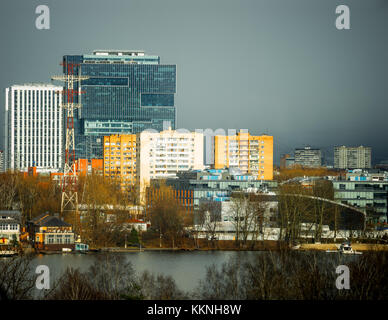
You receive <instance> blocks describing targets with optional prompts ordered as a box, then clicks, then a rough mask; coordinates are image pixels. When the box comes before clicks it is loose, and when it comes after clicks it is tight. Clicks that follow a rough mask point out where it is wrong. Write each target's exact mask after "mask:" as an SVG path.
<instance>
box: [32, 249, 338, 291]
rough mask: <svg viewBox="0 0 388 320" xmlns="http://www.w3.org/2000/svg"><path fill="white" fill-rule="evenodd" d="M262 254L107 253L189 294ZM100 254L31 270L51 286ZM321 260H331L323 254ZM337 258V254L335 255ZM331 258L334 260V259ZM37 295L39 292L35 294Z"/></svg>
mask: <svg viewBox="0 0 388 320" xmlns="http://www.w3.org/2000/svg"><path fill="white" fill-rule="evenodd" d="M264 252H265V251H191V252H187V251H142V252H125V253H110V254H112V255H124V257H125V259H126V261H130V262H131V263H132V266H133V268H134V269H135V271H136V272H137V273H140V272H142V271H144V270H148V271H150V272H153V273H156V274H157V273H162V274H164V275H170V276H171V277H172V278H173V279H174V280H175V281H176V284H177V286H178V287H179V288H180V289H182V290H184V291H192V290H193V289H195V287H196V286H197V285H198V282H199V280H201V279H204V277H205V275H206V270H207V267H209V266H211V265H213V264H214V265H216V266H221V265H222V264H223V263H224V262H226V261H228V260H229V259H230V258H238V259H239V260H240V261H244V260H247V259H249V258H250V257H254V256H255V255H259V254H263V253H264ZM98 255H100V254H99V253H88V254H73V253H68V254H50V255H37V256H36V257H35V258H34V259H33V264H32V266H33V270H35V267H36V266H37V265H47V266H48V267H49V269H50V282H53V281H55V280H56V279H58V277H59V276H60V275H62V273H63V272H64V271H65V270H66V268H67V267H73V268H79V269H80V271H86V270H87V269H88V268H89V267H90V266H91V265H92V264H94V262H95V261H96V260H97V258H98ZM323 256H324V257H325V256H327V257H328V256H332V255H331V254H326V255H325V253H323ZM335 256H337V254H335ZM333 257H334V256H333ZM36 291H38V290H36Z"/></svg>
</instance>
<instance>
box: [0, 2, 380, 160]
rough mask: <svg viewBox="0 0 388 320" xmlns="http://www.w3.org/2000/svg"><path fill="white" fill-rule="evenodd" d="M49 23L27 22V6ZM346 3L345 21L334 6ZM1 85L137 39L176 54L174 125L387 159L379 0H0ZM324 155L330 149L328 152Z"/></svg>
mask: <svg viewBox="0 0 388 320" xmlns="http://www.w3.org/2000/svg"><path fill="white" fill-rule="evenodd" d="M40 4H45V5H48V6H49V8H50V27H51V28H50V30H38V29H36V28H35V19H36V17H37V16H38V15H37V14H35V8H36V6H38V5H40ZM340 4H345V5H348V6H349V8H350V13H351V16H350V20H351V22H350V23H351V29H350V30H337V29H336V28H335V19H336V14H335V9H336V7H337V6H338V5H340ZM0 15H1V19H0V35H1V39H2V44H1V50H0V63H1V69H0V70H1V71H0V87H1V94H0V99H1V103H2V104H4V89H5V88H6V87H8V86H10V85H12V84H21V83H26V82H49V81H50V76H51V75H53V74H60V72H61V69H60V66H59V63H60V61H61V58H62V56H63V55H65V54H84V53H91V52H92V50H94V49H143V50H145V52H146V53H149V54H155V55H159V56H160V57H161V62H162V63H166V64H177V71H178V75H177V99H176V106H177V118H178V123H177V124H178V127H179V128H187V129H190V130H193V129H200V128H202V129H205V128H212V129H217V128H224V129H225V130H227V129H228V128H230V129H239V128H243V129H249V130H250V132H251V133H253V134H260V133H264V132H265V133H267V134H270V135H273V136H274V143H275V160H276V162H278V160H279V157H280V154H281V153H284V152H290V151H292V150H293V149H294V148H295V147H302V146H304V145H312V146H314V147H321V148H322V149H323V150H324V151H325V152H326V153H327V155H330V154H332V148H333V146H334V145H343V144H344V145H360V144H362V145H368V146H371V147H372V148H373V151H372V154H373V160H374V162H379V161H381V160H384V159H388V144H387V137H388V130H387V122H388V81H387V80H388V59H387V58H388V1H387V0H353V1H351V0H240V1H237V0H195V1H193V0H190V1H186V0H125V1H124V0H112V1H107V0H52V1H47V0H46V1H44V0H39V1H34V0H25V1H24V0H1V2H0ZM330 160H331V161H332V159H329V161H330Z"/></svg>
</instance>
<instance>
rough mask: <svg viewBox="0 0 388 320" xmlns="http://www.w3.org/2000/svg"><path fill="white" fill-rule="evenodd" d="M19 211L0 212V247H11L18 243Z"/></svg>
mask: <svg viewBox="0 0 388 320" xmlns="http://www.w3.org/2000/svg"><path fill="white" fill-rule="evenodd" d="M20 219H21V214H20V211H11V210H1V211H0V245H11V244H12V243H18V242H19V241H20V223H21V221H20Z"/></svg>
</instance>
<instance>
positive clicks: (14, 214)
mask: <svg viewBox="0 0 388 320" xmlns="http://www.w3.org/2000/svg"><path fill="white" fill-rule="evenodd" d="M4 216H6V217H9V218H12V220H15V221H16V222H17V223H20V220H21V213H20V211H17V210H0V218H1V217H4ZM0 221H1V219H0ZM6 221H7V223H9V222H10V219H9V220H8V219H7V220H6Z"/></svg>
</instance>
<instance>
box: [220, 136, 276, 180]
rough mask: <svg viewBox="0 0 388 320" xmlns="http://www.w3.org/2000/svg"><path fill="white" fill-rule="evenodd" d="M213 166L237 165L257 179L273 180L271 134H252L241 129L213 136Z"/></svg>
mask: <svg viewBox="0 0 388 320" xmlns="http://www.w3.org/2000/svg"><path fill="white" fill-rule="evenodd" d="M214 167H215V169H223V168H230V167H237V168H239V169H240V170H241V171H242V173H250V174H252V175H255V176H257V178H258V179H263V180H273V136H268V135H261V136H252V135H250V134H249V132H241V131H240V132H238V133H237V134H236V135H216V136H214Z"/></svg>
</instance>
